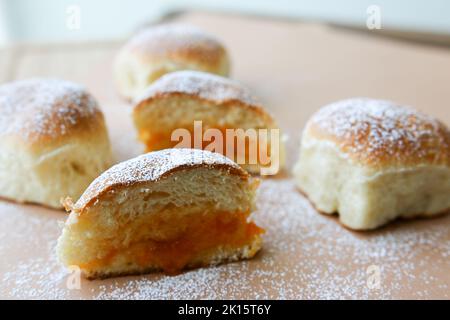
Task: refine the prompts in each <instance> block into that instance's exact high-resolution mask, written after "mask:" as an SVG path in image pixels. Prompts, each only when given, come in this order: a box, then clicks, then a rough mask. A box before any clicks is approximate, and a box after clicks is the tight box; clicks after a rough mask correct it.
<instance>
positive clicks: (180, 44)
mask: <svg viewBox="0 0 450 320" xmlns="http://www.w3.org/2000/svg"><path fill="white" fill-rule="evenodd" d="M124 50H125V51H129V52H131V53H133V54H135V55H136V56H137V57H138V58H140V59H141V60H143V61H145V60H147V59H152V60H153V59H156V58H161V59H167V58H175V59H182V60H185V61H196V62H197V61H201V62H202V63H203V64H207V65H209V66H211V67H218V66H219V65H220V64H221V63H222V59H223V58H224V56H226V50H225V48H224V46H223V45H222V44H221V43H220V42H219V41H218V40H217V39H216V38H215V37H214V36H212V35H210V34H208V33H206V32H204V31H202V30H201V29H199V28H196V27H193V26H189V25H182V24H167V25H160V26H153V27H148V28H146V29H143V30H141V31H140V32H138V33H137V34H136V35H135V36H134V37H133V38H131V39H130V41H129V42H128V43H127V44H126V45H125V47H124Z"/></svg>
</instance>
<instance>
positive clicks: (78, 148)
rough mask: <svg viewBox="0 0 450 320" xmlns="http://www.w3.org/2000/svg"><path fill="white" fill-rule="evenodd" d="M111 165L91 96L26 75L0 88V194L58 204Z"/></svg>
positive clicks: (62, 83) (68, 84)
mask: <svg viewBox="0 0 450 320" xmlns="http://www.w3.org/2000/svg"><path fill="white" fill-rule="evenodd" d="M110 164H111V151H110V144H109V138H108V134H107V131H106V127H105V122H104V119H103V114H102V112H101V111H100V109H99V108H98V105H97V102H96V101H95V99H94V98H93V97H92V96H91V95H90V94H89V93H88V92H86V90H85V89H84V88H83V87H81V86H79V85H77V84H74V83H71V82H67V81H62V80H51V79H30V80H24V81H17V82H12V83H9V84H4V85H2V86H0V196H1V197H5V198H8V199H12V200H15V201H18V202H32V203H39V204H43V205H46V206H49V207H54V208H62V205H61V198H65V197H67V196H70V197H72V198H74V199H78V197H79V196H80V195H81V194H82V193H83V191H84V189H86V187H87V186H88V185H89V184H90V183H91V182H92V180H94V179H95V177H97V176H98V175H99V174H100V173H101V172H103V171H104V170H106V169H107V168H108V167H109V166H110Z"/></svg>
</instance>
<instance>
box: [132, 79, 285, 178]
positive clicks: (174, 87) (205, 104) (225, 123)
mask: <svg viewBox="0 0 450 320" xmlns="http://www.w3.org/2000/svg"><path fill="white" fill-rule="evenodd" d="M133 117H134V123H135V126H136V128H137V130H138V134H139V138H140V140H141V141H142V142H143V143H144V144H145V145H146V150H147V151H153V150H161V149H166V148H171V147H174V146H177V145H178V144H179V141H178V140H176V141H172V140H173V139H172V134H173V133H174V131H175V130H177V129H186V130H188V131H189V132H190V135H191V137H193V136H194V132H196V130H194V121H201V125H202V129H203V131H202V130H200V131H199V134H200V135H201V137H200V138H201V139H202V140H203V143H201V144H200V145H199V146H197V147H198V148H206V147H207V146H208V145H209V144H210V142H208V141H206V140H207V139H203V134H204V132H205V131H206V130H208V129H218V130H219V131H220V133H221V134H222V137H223V146H222V148H219V150H214V151H216V152H219V153H222V154H226V150H227V146H230V145H233V144H234V145H235V146H236V145H237V140H233V139H228V140H227V139H226V130H227V129H242V130H243V131H245V130H249V129H250V130H252V129H254V130H255V132H258V133H259V132H261V133H262V132H263V130H264V129H266V130H267V134H266V135H262V136H263V137H265V138H266V137H267V144H264V146H266V147H267V152H266V154H270V151H271V147H272V143H273V142H275V143H277V145H278V147H279V148H278V152H277V153H276V154H273V157H272V158H273V159H272V160H277V161H278V162H279V165H278V167H282V166H283V164H284V146H283V143H282V141H281V138H280V135H281V134H280V133H279V131H278V133H279V135H278V136H277V137H276V138H275V139H276V140H275V141H272V139H271V135H270V134H271V130H272V129H275V130H278V126H277V124H276V123H275V121H274V119H273V118H272V116H271V115H270V114H269V113H268V112H267V111H265V109H264V108H263V107H262V105H261V104H260V103H259V102H258V100H257V99H256V98H255V97H253V96H252V95H251V93H250V91H249V90H248V89H247V88H246V87H244V86H243V85H241V84H240V83H239V82H236V81H233V80H230V79H227V78H223V77H220V76H216V75H211V74H208V73H204V72H199V71H178V72H173V73H170V74H167V75H165V76H163V77H162V78H160V79H159V80H157V81H156V82H155V83H153V84H152V85H151V86H149V87H148V88H147V90H146V92H145V93H144V94H143V95H142V97H141V98H140V99H139V100H138V101H137V102H136V105H135V107H134V111H133ZM261 129H262V130H261ZM248 141H252V142H255V144H254V146H257V145H258V142H261V144H262V143H263V142H264V140H262V139H260V138H259V137H258V136H257V135H256V137H255V138H252V137H251V136H250V135H248ZM248 141H247V143H246V144H247V145H246V146H245V149H244V150H243V153H245V154H244V155H243V156H245V158H246V161H245V163H242V166H243V167H244V168H245V169H246V170H248V171H249V172H251V173H259V172H260V169H261V166H268V165H269V164H268V163H264V165H263V164H262V161H260V160H261V158H260V157H259V156H255V160H257V161H254V163H251V161H249V160H250V158H249V155H250V152H254V153H258V152H259V149H255V148H250V143H249V142H248ZM190 142H191V141H189V143H188V144H189V145H188V146H184V147H194V144H193V143H192V144H191V143H190ZM209 150H211V149H209ZM235 151H236V152H234V153H232V154H227V155H229V156H230V158H232V159H233V160H234V161H237V158H238V150H237V148H236V147H235ZM262 151H263V149H261V153H262ZM241 153H242V152H241ZM270 156H272V154H270ZM275 157H277V158H275ZM239 164H241V163H239ZM270 164H273V163H270Z"/></svg>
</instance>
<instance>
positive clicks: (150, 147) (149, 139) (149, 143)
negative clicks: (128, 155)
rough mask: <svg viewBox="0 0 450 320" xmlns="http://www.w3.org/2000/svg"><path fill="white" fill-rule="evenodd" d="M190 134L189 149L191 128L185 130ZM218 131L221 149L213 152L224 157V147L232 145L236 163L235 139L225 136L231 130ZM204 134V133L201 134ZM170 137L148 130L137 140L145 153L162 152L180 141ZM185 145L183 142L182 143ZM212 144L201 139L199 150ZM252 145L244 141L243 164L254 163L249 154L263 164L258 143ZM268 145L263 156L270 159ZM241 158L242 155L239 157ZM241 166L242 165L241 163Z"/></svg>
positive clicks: (192, 134)
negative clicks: (143, 147) (221, 140)
mask: <svg viewBox="0 0 450 320" xmlns="http://www.w3.org/2000/svg"><path fill="white" fill-rule="evenodd" d="M185 129H187V130H188V131H189V132H190V136H191V141H190V147H193V146H194V133H193V131H194V130H193V129H192V128H189V129H188V128H185ZM217 129H218V130H220V132H221V133H222V137H223V146H222V147H223V148H222V150H214V151H215V152H219V153H221V154H223V155H226V150H227V149H226V148H227V147H226V146H227V145H234V158H233V159H232V160H234V161H236V159H237V158H238V153H239V148H237V147H236V144H237V138H234V141H232V139H231V141H230V139H227V134H226V130H227V129H232V128H225V127H224V128H217ZM203 133H204V132H203ZM203 133H202V137H203ZM171 135H172V132H171V131H170V130H168V131H165V132H155V131H150V130H141V131H140V134H139V140H141V141H142V142H144V144H145V146H146V152H151V151H157V150H163V149H168V148H174V147H175V146H177V145H178V144H179V143H180V142H181V141H172V140H171ZM183 142H184V143H185V141H183ZM211 143H212V141H205V140H204V139H202V145H201V148H202V149H203V150H204V149H206V147H208V145H210V144H211ZM254 143H256V146H255V147H253V146H251V145H250V141H249V139H248V138H246V139H245V147H244V148H243V150H244V155H243V158H245V164H254V163H250V159H251V158H250V152H255V153H256V154H255V155H253V156H254V157H253V159H256V163H258V164H261V163H265V161H262V160H261V157H260V145H259V143H258V140H256V141H254ZM270 152H271V150H270V145H267V146H266V150H264V152H263V154H266V156H267V157H268V158H270ZM241 157H242V155H241ZM241 164H242V163H241ZM269 165H270V164H265V166H269Z"/></svg>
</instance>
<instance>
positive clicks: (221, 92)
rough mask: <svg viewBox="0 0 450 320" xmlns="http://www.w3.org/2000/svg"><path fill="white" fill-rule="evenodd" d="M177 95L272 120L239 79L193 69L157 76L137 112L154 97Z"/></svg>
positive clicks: (139, 102) (138, 104) (141, 100)
mask: <svg viewBox="0 0 450 320" xmlns="http://www.w3.org/2000/svg"><path fill="white" fill-rule="evenodd" d="M177 96H184V97H186V98H191V99H198V100H202V101H208V102H212V103H214V104H216V105H221V106H227V105H229V106H231V105H233V106H240V107H242V108H248V109H250V110H252V111H254V112H255V113H258V114H259V115H261V116H262V117H264V118H266V121H267V122H268V123H273V118H272V117H271V116H270V114H268V113H267V112H266V111H265V109H264V108H263V106H262V104H261V103H260V102H259V101H258V100H257V99H256V98H255V97H254V96H253V95H252V94H251V93H250V91H249V90H248V89H247V88H246V87H244V86H243V85H241V84H240V83H239V82H237V81H233V80H231V79H228V78H224V77H221V76H217V75H213V74H210V73H206V72H201V71H191V70H185V71H177V72H171V73H169V74H166V75H164V76H162V77H161V78H159V79H158V80H156V81H155V82H154V83H153V84H152V85H150V86H149V87H148V89H147V91H146V92H145V93H144V94H143V95H142V97H141V98H140V99H139V100H138V101H137V102H136V106H135V107H134V112H139V111H140V109H141V108H145V107H146V106H147V105H148V104H150V103H151V102H152V101H153V100H157V99H161V98H170V97H177Z"/></svg>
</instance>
